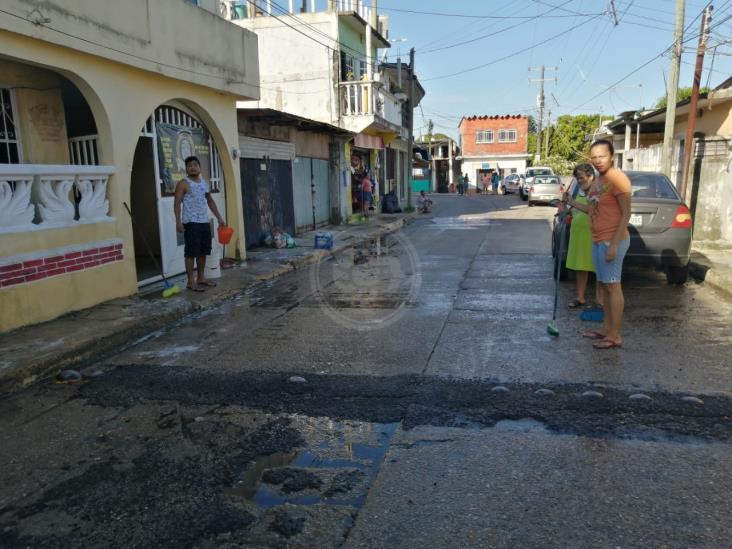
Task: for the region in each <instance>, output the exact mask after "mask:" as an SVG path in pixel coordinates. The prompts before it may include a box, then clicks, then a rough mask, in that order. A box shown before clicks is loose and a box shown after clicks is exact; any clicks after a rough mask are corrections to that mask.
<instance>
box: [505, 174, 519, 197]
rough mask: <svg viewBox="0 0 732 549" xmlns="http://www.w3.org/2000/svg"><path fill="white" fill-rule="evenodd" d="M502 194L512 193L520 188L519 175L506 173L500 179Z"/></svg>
mask: <svg viewBox="0 0 732 549" xmlns="http://www.w3.org/2000/svg"><path fill="white" fill-rule="evenodd" d="M501 190H502V191H503V194H513V193H517V192H520V190H521V176H520V175H519V174H517V173H511V174H508V175H507V176H506V177H504V178H503V181H501Z"/></svg>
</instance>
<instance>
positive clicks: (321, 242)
mask: <svg viewBox="0 0 732 549" xmlns="http://www.w3.org/2000/svg"><path fill="white" fill-rule="evenodd" d="M332 248H333V235H332V234H330V233H323V232H320V231H318V232H317V233H315V249H316V250H331V249H332Z"/></svg>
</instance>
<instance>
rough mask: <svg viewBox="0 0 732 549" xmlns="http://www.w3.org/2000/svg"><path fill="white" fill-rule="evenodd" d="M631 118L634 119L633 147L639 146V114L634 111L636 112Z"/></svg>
mask: <svg viewBox="0 0 732 549" xmlns="http://www.w3.org/2000/svg"><path fill="white" fill-rule="evenodd" d="M633 120H635V148H636V149H638V148H640V114H639V113H638V112H637V111H636V113H635V114H634V115H633Z"/></svg>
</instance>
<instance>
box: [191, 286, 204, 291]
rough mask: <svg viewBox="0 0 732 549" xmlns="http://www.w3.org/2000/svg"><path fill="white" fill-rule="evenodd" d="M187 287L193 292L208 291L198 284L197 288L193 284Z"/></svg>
mask: <svg viewBox="0 0 732 549" xmlns="http://www.w3.org/2000/svg"><path fill="white" fill-rule="evenodd" d="M186 289H188V290H190V291H192V292H205V291H206V290H204V289H203V288H199V287H198V286H196V287H195V288H194V287H193V286H186Z"/></svg>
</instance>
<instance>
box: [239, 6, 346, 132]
mask: <svg viewBox="0 0 732 549" xmlns="http://www.w3.org/2000/svg"><path fill="white" fill-rule="evenodd" d="M297 17H298V19H302V20H303V21H304V22H305V23H307V24H308V25H310V26H311V27H314V28H315V29H318V30H319V31H320V32H322V33H324V34H326V35H327V36H333V37H336V36H337V30H338V29H337V15H336V14H334V13H327V12H321V13H304V14H298V16H297ZM233 23H235V24H236V25H239V26H241V27H244V28H246V29H249V30H251V31H253V32H255V33H256V35H257V37H258V39H259V53H260V59H259V67H260V77H261V86H262V88H261V91H260V92H261V96H260V99H259V100H258V101H245V102H240V103H239V106H240V107H242V108H270V109H275V110H278V111H284V112H287V113H290V114H295V115H298V116H302V117H304V118H309V119H311V120H316V121H318V122H325V123H327V124H332V123H336V122H337V119H338V117H337V104H336V100H335V93H336V90H335V88H334V79H333V78H334V75H335V70H336V69H337V55H336V54H335V53H334V52H333V51H332V50H329V49H328V48H325V47H323V45H321V44H319V43H318V42H315V41H314V40H311V39H310V38H307V37H306V36H303V35H302V34H300V33H298V32H296V31H294V30H293V29H292V28H290V27H289V26H287V25H284V24H283V23H282V22H281V21H280V20H279V19H278V18H277V17H257V18H254V19H241V20H236V21H234V22H233ZM313 32H315V31H314V30H308V31H307V34H308V35H312V34H313ZM321 41H325V42H327V40H326V39H325V38H323V39H322V40H321ZM334 64H335V65H334ZM334 67H335V68H334Z"/></svg>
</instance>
